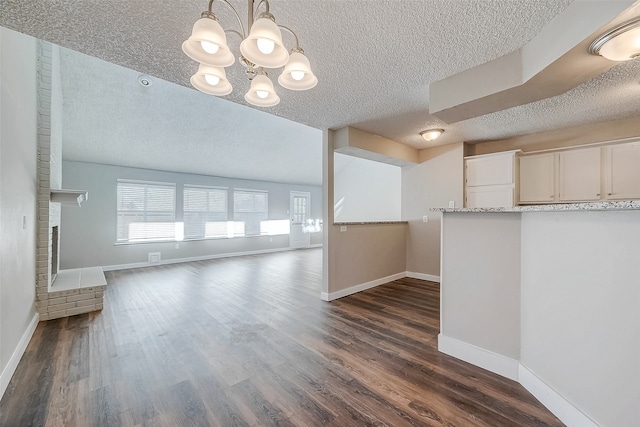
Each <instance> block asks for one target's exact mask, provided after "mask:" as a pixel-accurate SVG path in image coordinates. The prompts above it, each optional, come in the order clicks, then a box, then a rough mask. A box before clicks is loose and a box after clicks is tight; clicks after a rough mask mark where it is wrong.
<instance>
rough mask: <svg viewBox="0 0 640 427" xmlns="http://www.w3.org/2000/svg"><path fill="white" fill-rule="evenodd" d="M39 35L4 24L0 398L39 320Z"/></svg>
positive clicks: (0, 59)
mask: <svg viewBox="0 0 640 427" xmlns="http://www.w3.org/2000/svg"><path fill="white" fill-rule="evenodd" d="M36 94H37V87H36V40H35V39H34V38H32V37H28V36H25V35H22V34H19V33H17V32H14V31H11V30H7V29H4V28H1V27H0V236H2V239H0V372H1V373H2V374H1V375H0V397H1V396H2V394H3V393H4V391H5V389H6V387H7V385H8V383H9V381H10V379H11V376H12V375H13V373H14V371H15V369H16V367H17V365H18V362H19V361H20V358H21V357H22V354H23V353H24V350H25V348H26V346H27V344H28V342H29V339H30V338H31V335H32V333H33V331H34V329H35V327H36V325H37V320H38V318H37V313H36V309H35V281H36V277H35V267H36V194H37V175H36V159H37V115H36V108H37V106H36V103H37V95H36Z"/></svg>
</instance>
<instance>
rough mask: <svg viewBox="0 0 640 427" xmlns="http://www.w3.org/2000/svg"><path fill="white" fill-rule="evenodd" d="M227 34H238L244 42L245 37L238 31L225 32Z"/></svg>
mask: <svg viewBox="0 0 640 427" xmlns="http://www.w3.org/2000/svg"><path fill="white" fill-rule="evenodd" d="M224 32H225V33H233V34H237V35H238V37H240V40H244V36H243V35H242V34H240V31H236V30H224Z"/></svg>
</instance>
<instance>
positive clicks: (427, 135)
mask: <svg viewBox="0 0 640 427" xmlns="http://www.w3.org/2000/svg"><path fill="white" fill-rule="evenodd" d="M443 132H444V129H427V130H423V131H422V132H420V136H422V137H423V138H424V139H425V140H427V141H433V140H434V139H436V138H437V137H439V136H440V135H442V133H443Z"/></svg>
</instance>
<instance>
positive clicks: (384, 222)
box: [333, 221, 409, 225]
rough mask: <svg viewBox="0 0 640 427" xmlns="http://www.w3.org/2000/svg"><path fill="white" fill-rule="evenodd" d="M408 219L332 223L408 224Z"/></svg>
mask: <svg viewBox="0 0 640 427" xmlns="http://www.w3.org/2000/svg"><path fill="white" fill-rule="evenodd" d="M408 223H409V221H361V222H357V221H356V222H334V223H333V225H375V224H408Z"/></svg>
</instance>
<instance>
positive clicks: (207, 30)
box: [182, 17, 235, 67]
mask: <svg viewBox="0 0 640 427" xmlns="http://www.w3.org/2000/svg"><path fill="white" fill-rule="evenodd" d="M182 51H183V52H184V53H185V54H186V55H187V56H188V57H189V58H191V59H193V60H194V61H197V62H200V63H201V64H208V65H214V66H216V67H228V66H230V65H232V64H233V63H234V62H235V57H234V56H233V53H231V50H229V46H227V36H226V34H225V33H224V30H223V29H222V27H221V26H220V24H219V23H218V21H217V19H213V18H209V17H205V18H200V19H198V20H197V21H196V23H195V24H194V25H193V31H192V32H191V37H189V39H188V40H187V41H185V42H184V43H182Z"/></svg>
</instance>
